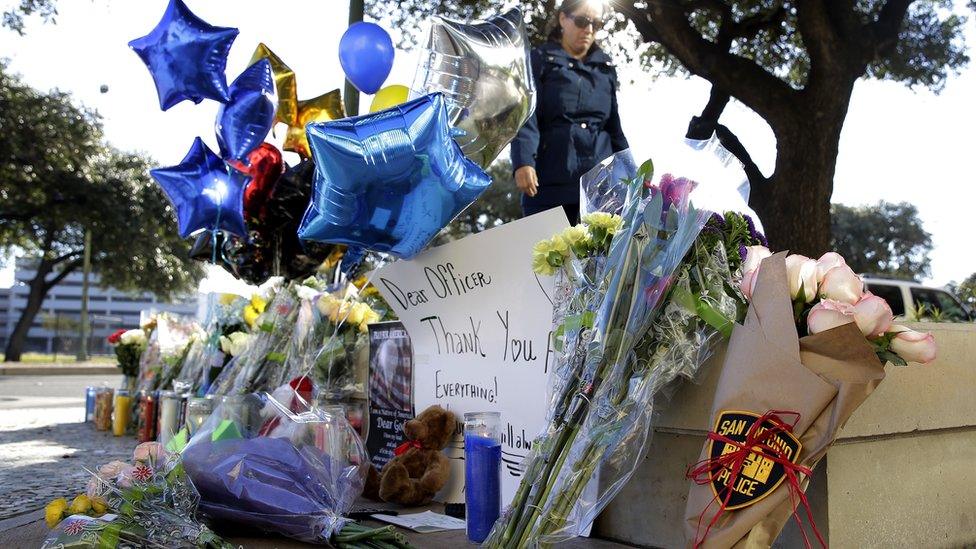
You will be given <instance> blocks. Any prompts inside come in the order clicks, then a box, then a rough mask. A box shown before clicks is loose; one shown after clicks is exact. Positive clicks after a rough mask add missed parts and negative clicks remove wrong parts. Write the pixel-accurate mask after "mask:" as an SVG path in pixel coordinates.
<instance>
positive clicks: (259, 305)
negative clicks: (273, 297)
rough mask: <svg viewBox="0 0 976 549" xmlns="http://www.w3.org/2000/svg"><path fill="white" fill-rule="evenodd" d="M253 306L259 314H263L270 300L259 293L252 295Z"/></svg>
mask: <svg viewBox="0 0 976 549" xmlns="http://www.w3.org/2000/svg"><path fill="white" fill-rule="evenodd" d="M251 307H254V310H255V311H257V312H258V314H261V313H263V312H264V310H265V309H266V308H267V307H268V302H267V300H265V299H264V298H263V297H261V296H259V295H258V294H254V295H252V296H251Z"/></svg>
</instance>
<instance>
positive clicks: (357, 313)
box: [346, 302, 369, 326]
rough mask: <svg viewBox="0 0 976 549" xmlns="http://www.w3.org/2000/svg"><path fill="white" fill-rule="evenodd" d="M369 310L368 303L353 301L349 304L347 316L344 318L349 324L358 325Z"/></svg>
mask: <svg viewBox="0 0 976 549" xmlns="http://www.w3.org/2000/svg"><path fill="white" fill-rule="evenodd" d="M368 310H369V305H367V304H365V303H358V302H357V303H353V304H352V305H350V306H349V317H348V318H346V322H348V323H349V324H351V325H355V326H358V325H360V324H362V322H363V315H365V314H366V311H368Z"/></svg>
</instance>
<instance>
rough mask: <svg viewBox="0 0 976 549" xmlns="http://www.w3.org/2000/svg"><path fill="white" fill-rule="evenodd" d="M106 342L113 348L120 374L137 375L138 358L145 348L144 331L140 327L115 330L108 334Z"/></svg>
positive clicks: (132, 376) (128, 376) (126, 375)
mask: <svg viewBox="0 0 976 549" xmlns="http://www.w3.org/2000/svg"><path fill="white" fill-rule="evenodd" d="M108 342H109V344H110V345H112V346H113V347H114V348H115V358H116V360H117V361H118V366H119V368H121V369H122V375H124V376H125V377H127V378H130V377H131V378H134V377H136V376H137V375H139V359H140V358H141V357H142V353H143V351H145V350H146V344H147V343H148V341H147V339H146V332H145V331H144V330H143V329H142V328H137V329H134V330H124V329H123V330H117V331H116V332H115V333H113V334H112V335H110V336H108Z"/></svg>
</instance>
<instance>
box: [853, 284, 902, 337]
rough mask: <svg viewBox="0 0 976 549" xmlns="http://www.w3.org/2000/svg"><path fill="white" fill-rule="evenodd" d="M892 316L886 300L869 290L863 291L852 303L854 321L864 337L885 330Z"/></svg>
mask: <svg viewBox="0 0 976 549" xmlns="http://www.w3.org/2000/svg"><path fill="white" fill-rule="evenodd" d="M894 318H895V315H893V314H892V313H891V307H889V306H888V302H887V301H885V300H884V299H882V298H880V297H878V296H876V295H873V294H871V292H865V293H864V297H862V298H861V300H860V301H858V302H857V303H855V304H854V322H857V327H858V328H860V329H861V333H862V334H864V336H865V337H868V338H875V337H878V336H880V335H881V334H883V333H885V332H887V331H888V330H889V329H890V328H891V322H892V321H893V320H894Z"/></svg>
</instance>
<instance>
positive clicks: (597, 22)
mask: <svg viewBox="0 0 976 549" xmlns="http://www.w3.org/2000/svg"><path fill="white" fill-rule="evenodd" d="M570 19H572V20H573V24H574V25H576V28H578V29H585V28H586V27H589V26H590V25H593V30H597V29H602V28H603V20H602V19H590V18H589V17H587V16H585V15H571V16H570Z"/></svg>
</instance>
